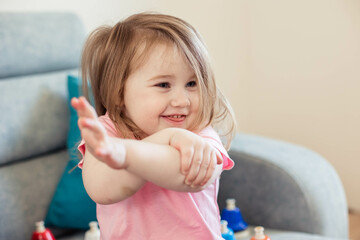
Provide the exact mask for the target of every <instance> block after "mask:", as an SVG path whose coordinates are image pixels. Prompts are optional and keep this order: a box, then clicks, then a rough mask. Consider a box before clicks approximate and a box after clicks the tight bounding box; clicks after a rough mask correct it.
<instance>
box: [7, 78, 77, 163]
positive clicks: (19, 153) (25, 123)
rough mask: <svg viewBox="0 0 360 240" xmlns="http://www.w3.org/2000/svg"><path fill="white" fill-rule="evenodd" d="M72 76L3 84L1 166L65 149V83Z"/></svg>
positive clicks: (66, 114) (12, 80)
mask: <svg viewBox="0 0 360 240" xmlns="http://www.w3.org/2000/svg"><path fill="white" fill-rule="evenodd" d="M73 72H74V71H60V72H55V73H46V74H38V75H32V76H23V77H16V78H8V79H4V80H2V81H0V102H1V104H0V112H1V118H0V134H1V138H0V146H1V147H0V165H1V164H5V163H9V162H14V161H17V160H20V159H23V158H29V157H32V156H36V155H40V154H44V153H47V152H49V151H54V150H57V149H61V148H64V147H65V145H66V137H67V130H68V122H69V120H68V118H69V109H68V105H67V98H68V94H67V80H66V79H67V75H68V73H73ZM75 72H77V71H75Z"/></svg>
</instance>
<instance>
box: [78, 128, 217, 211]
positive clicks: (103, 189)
mask: <svg viewBox="0 0 360 240" xmlns="http://www.w3.org/2000/svg"><path fill="white" fill-rule="evenodd" d="M177 131H182V130H179V129H171V128H169V129H164V130H162V131H159V132H157V133H155V134H153V135H151V136H149V137H147V138H145V139H143V140H142V141H138V140H130V139H120V138H110V141H112V142H113V143H114V144H115V146H116V145H119V147H120V146H121V147H125V149H126V160H125V162H126V166H125V167H126V169H121V170H116V169H113V168H110V167H109V166H108V165H107V164H105V163H103V162H101V161H99V160H97V159H96V158H95V157H94V156H93V155H92V154H91V153H88V152H86V153H85V156H84V167H83V179H84V185H85V188H86V190H87V192H88V194H89V195H90V197H91V198H92V199H93V200H94V201H96V202H98V203H101V204H110V203H115V202H118V201H121V200H124V199H126V198H128V197H130V196H131V195H133V194H134V193H135V192H137V191H138V190H139V189H140V188H141V187H142V186H143V184H144V183H145V182H146V181H149V182H152V183H154V184H156V185H158V186H160V187H163V188H166V189H170V190H175V191H183V192H196V191H200V190H202V189H204V188H206V187H207V186H208V185H209V184H210V183H212V182H213V181H214V180H215V179H216V178H217V177H218V176H219V175H220V173H221V171H222V165H221V164H220V165H217V166H216V169H215V171H214V173H213V174H212V177H211V178H210V180H209V181H207V184H205V185H203V186H197V187H190V186H189V185H186V184H185V181H184V180H185V177H186V176H185V175H183V174H181V173H180V152H179V151H178V150H177V149H175V148H173V147H171V146H169V144H170V141H171V137H172V136H173V134H174V133H176V132H177ZM184 131H185V130H184Z"/></svg>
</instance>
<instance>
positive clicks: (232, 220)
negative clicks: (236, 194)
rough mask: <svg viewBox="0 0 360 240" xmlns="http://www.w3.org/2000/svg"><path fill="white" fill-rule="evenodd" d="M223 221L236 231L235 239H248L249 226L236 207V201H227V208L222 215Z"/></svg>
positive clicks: (230, 199)
mask: <svg viewBox="0 0 360 240" xmlns="http://www.w3.org/2000/svg"><path fill="white" fill-rule="evenodd" d="M221 220H226V221H227V222H228V227H229V228H231V229H232V230H233V231H234V235H235V237H237V238H238V237H246V236H248V235H249V231H248V229H247V228H248V224H247V223H246V222H245V221H244V219H243V217H242V215H241V212H240V209H239V208H237V207H236V205H235V199H233V198H229V199H227V200H226V208H225V209H223V211H222V213H221Z"/></svg>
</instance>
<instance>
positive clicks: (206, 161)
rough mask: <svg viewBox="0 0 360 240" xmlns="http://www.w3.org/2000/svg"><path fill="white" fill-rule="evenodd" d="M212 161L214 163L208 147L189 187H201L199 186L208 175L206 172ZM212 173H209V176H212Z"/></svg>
mask: <svg viewBox="0 0 360 240" xmlns="http://www.w3.org/2000/svg"><path fill="white" fill-rule="evenodd" d="M213 161H214V162H215V158H212V151H211V149H210V147H207V148H205V151H204V153H203V159H202V162H201V165H200V168H199V172H198V173H197V175H196V176H195V179H194V180H193V182H192V184H191V186H201V184H202V183H203V182H204V181H205V177H206V176H207V175H208V174H207V172H208V171H209V166H210V164H211V162H213ZM212 173H213V171H212V172H211V171H210V173H209V174H210V175H211V176H212ZM203 185H204V184H203Z"/></svg>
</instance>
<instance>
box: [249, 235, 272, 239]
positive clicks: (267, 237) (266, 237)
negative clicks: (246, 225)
mask: <svg viewBox="0 0 360 240" xmlns="http://www.w3.org/2000/svg"><path fill="white" fill-rule="evenodd" d="M251 240H257V239H256V238H255V237H252V238H251ZM261 240H271V239H270V238H269V236H267V235H264V238H262V239H261Z"/></svg>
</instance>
